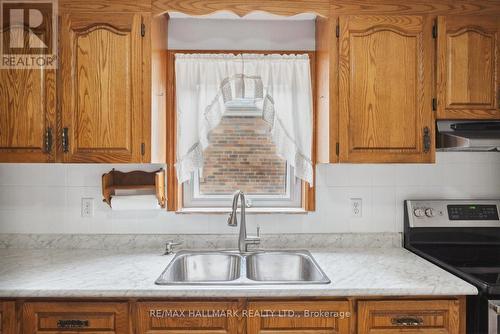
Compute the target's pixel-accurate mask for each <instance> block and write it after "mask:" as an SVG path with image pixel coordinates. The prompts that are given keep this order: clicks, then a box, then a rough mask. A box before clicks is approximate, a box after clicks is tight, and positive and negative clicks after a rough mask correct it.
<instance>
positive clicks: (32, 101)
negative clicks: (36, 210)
mask: <svg viewBox="0 0 500 334" xmlns="http://www.w3.org/2000/svg"><path fill="white" fill-rule="evenodd" d="M5 33H8V31H5V32H4V34H5ZM0 38H3V34H0ZM55 83H56V77H55V71H54V70H47V69H43V68H37V69H2V70H0V162H50V161H54V151H55V136H56V128H55V124H56V122H55V119H56V116H55V115H56V88H55V87H56V86H55ZM52 138H54V139H53V140H52ZM52 141H54V144H51V142H52Z"/></svg>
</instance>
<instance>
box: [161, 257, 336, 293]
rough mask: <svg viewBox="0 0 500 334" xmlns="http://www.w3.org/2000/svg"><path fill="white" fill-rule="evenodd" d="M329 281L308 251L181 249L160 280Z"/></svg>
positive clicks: (206, 282) (167, 282) (199, 282)
mask: <svg viewBox="0 0 500 334" xmlns="http://www.w3.org/2000/svg"><path fill="white" fill-rule="evenodd" d="M328 283H330V280H329V279H328V277H327V276H326V275H325V273H324V272H323V271H322V270H321V268H320V267H319V265H318V264H317V263H316V261H315V260H314V258H313V256H312V255H311V253H309V252H308V251H259V252H256V253H250V254H241V253H239V252H234V251H206V252H189V251H181V252H179V253H177V254H176V256H175V257H174V258H173V259H172V261H171V262H170V263H169V264H168V266H167V268H166V269H165V271H164V272H163V273H162V274H161V275H160V277H159V278H158V279H157V280H156V284H159V285H177V284H183V285H256V284H328Z"/></svg>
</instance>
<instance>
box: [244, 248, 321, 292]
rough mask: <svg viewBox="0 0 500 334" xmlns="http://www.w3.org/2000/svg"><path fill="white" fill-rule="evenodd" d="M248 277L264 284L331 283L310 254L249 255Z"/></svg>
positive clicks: (276, 253) (273, 253) (277, 253)
mask: <svg viewBox="0 0 500 334" xmlns="http://www.w3.org/2000/svg"><path fill="white" fill-rule="evenodd" d="M246 270H247V277H248V278H249V279H251V280H253V281H260V282H262V283H263V284H269V283H270V282H275V283H330V280H329V279H328V277H326V275H325V274H324V273H323V271H322V270H321V269H320V267H319V265H318V264H317V263H316V261H314V258H313V257H312V255H311V254H310V253H309V252H305V251H297V252H267V253H256V254H252V255H249V256H248V257H247V259H246Z"/></svg>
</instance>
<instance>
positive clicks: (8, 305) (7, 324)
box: [0, 301, 16, 334]
mask: <svg viewBox="0 0 500 334" xmlns="http://www.w3.org/2000/svg"><path fill="white" fill-rule="evenodd" d="M0 334H16V307H15V303H14V302H1V301H0Z"/></svg>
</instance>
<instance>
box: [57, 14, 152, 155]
mask: <svg viewBox="0 0 500 334" xmlns="http://www.w3.org/2000/svg"><path fill="white" fill-rule="evenodd" d="M143 24H144V23H143V17H142V16H141V15H139V14H135V13H112V14H111V13H104V14H98V13H73V14H64V15H63V16H62V20H61V25H60V29H59V30H60V42H59V48H60V73H59V74H60V81H61V85H60V86H61V87H60V88H61V89H60V101H61V118H62V127H61V132H62V133H61V148H62V151H63V153H62V156H63V158H62V160H63V161H65V162H115V163H117V162H122V163H127V162H143V161H147V158H146V157H143V155H145V153H146V151H147V147H146V145H147V146H148V147H149V143H146V141H145V140H144V138H145V136H146V133H145V132H147V131H145V129H146V127H145V126H144V124H145V123H146V122H147V121H148V120H149V118H148V116H147V113H149V112H150V110H146V108H144V105H143V103H144V99H143V96H142V92H143V80H145V79H144V76H143V66H142V65H143V57H144V55H143V52H145V51H144V48H143V41H144V40H145V38H143V35H144V26H143ZM148 64H149V62H148Z"/></svg>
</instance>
